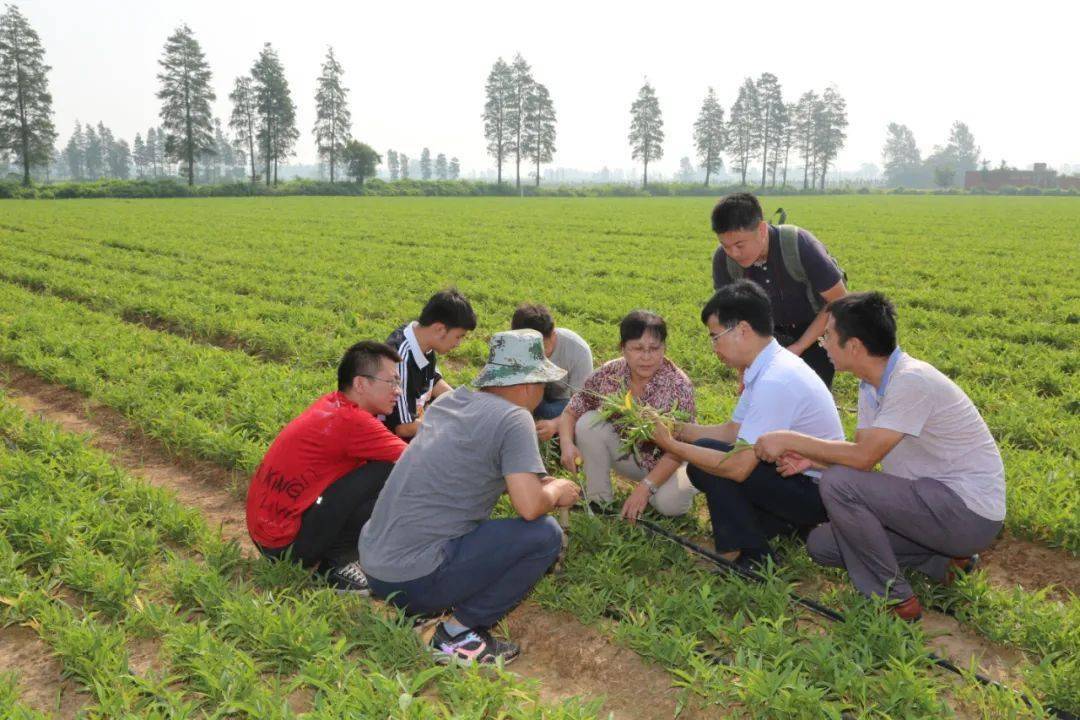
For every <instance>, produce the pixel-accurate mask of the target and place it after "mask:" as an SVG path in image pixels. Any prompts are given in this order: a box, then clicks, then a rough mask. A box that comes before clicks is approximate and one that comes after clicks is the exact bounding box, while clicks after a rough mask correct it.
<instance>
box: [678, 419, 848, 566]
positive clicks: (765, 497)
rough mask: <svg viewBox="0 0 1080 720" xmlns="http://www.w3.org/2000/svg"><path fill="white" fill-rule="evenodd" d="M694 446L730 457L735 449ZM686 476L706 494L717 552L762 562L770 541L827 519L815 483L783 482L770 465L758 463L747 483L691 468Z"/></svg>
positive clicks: (708, 443) (798, 478)
mask: <svg viewBox="0 0 1080 720" xmlns="http://www.w3.org/2000/svg"><path fill="white" fill-rule="evenodd" d="M694 444H695V445H698V446H700V447H707V448H711V449H713V450H723V451H725V452H726V451H728V450H730V449H731V446H730V445H728V444H727V443H723V442H719V441H717V440H699V441H697V442H696V443H694ZM746 452H751V451H749V450H747V451H746ZM687 475H688V476H689V477H690V482H691V483H692V484H693V485H694V487H696V488H697V489H698V490H700V491H701V492H703V493H705V499H706V502H707V503H708V505H709V520H710V521H711V522H712V529H713V542H714V543H715V547H716V550H717V552H729V551H733V550H742V551H743V552H744V553H745V554H746V555H747V557H751V558H757V557H761V556H763V555H765V554H766V553H769V552H771V550H772V548H771V547H770V545H769V540H770V539H771V538H774V537H776V536H778V535H790V534H795V533H800V534H803V533H805V532H806V531H808V530H809V529H810V528H813V527H814V526H816V525H818V524H819V523H822V522H825V520H826V519H827V518H826V514H825V506H824V505H823V504H822V503H821V495H820V493H819V492H818V486H817V483H815V482H814V480H813V478H810V477H807V476H805V475H793V476H791V477H781V475H780V474H779V473H778V472H776V466H775V465H773V464H771V463H763V462H759V463H758V465H757V467H756V468H754V470H753V472H751V473H750V476H749V477H747V478H746V480H744V481H743V482H736V481H735V480H728V479H727V478H722V477H717V476H716V475H710V474H709V473H707V472H705V471H704V470H702V469H701V468H698V467H695V466H694V465H690V466H688V467H687Z"/></svg>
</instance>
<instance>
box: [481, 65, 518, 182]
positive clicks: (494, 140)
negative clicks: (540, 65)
mask: <svg viewBox="0 0 1080 720" xmlns="http://www.w3.org/2000/svg"><path fill="white" fill-rule="evenodd" d="M513 93H514V73H513V70H512V69H511V68H510V66H509V65H507V64H506V62H505V61H504V60H503V59H502V58H499V59H498V60H496V61H495V64H494V65H492V67H491V72H490V73H488V78H487V83H486V84H485V85H484V94H485V97H486V100H485V102H484V115H483V118H484V139H485V140H487V150H488V153H489V154H490V155H491V156H492V157H493V158H495V167H496V172H497V181H498V182H499V183H500V184H501V183H502V169H503V163H505V162H506V156H507V155H509V154H510V152H511V151H512V150H513V144H512V142H511V121H512V120H513V110H512V105H513V99H514V98H513Z"/></svg>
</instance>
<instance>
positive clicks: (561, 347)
mask: <svg viewBox="0 0 1080 720" xmlns="http://www.w3.org/2000/svg"><path fill="white" fill-rule="evenodd" d="M510 327H511V329H513V330H521V329H524V328H531V329H533V330H536V331H537V332H538V333H540V334H541V335H543V336H544V354H545V355H547V358H548V360H550V361H551V362H553V363H554V364H555V365H556V366H557V367H560V368H562V369H563V370H565V371H566V377H565V378H563V379H562V380H559V381H557V382H551V383H548V384H547V386H546V387H545V388H544V400H543V402H541V403H540V404H539V405H538V406H537V407H536V410H534V411H533V417H535V418H536V420H537V422H536V434H537V436H539V438H540V440H541V441H546V440H550V439H551V437H552V436H553V435H555V434H556V433H557V432H558V423H556V422H555V418H557V417H559V416H560V415H562V411H563V410H565V409H566V405H567V403H569V402H570V397H571V396H572V395H573V394H574V393H575V392H577V391H578V390H579V389H581V386H582V385H584V384H585V378H587V377H589V375H591V374H592V371H593V357H592V350H591V349H590V348H589V344H588V343H587V342H585V340H584V339H583V338H582V337H581V336H580V335H578V334H577V333H576V332H574V331H573V330H567V329H566V328H562V327H555V319H554V318H553V317H552V316H551V311H550V310H548V308H547V307H546V306H544V305H534V304H532V303H522V304H521V305H518V306H517V309H516V310H514V316H513V318H511V320H510Z"/></svg>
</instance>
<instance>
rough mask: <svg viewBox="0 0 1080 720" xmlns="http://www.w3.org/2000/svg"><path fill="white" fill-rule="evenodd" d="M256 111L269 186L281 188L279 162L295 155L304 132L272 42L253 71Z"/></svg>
mask: <svg viewBox="0 0 1080 720" xmlns="http://www.w3.org/2000/svg"><path fill="white" fill-rule="evenodd" d="M251 79H252V81H253V89H254V92H255V112H256V114H257V116H258V119H259V128H258V131H257V136H258V140H259V153H260V154H261V155H262V158H263V162H264V163H265V166H266V184H267V185H269V184H270V183H271V178H272V179H273V184H274V185H277V168H278V162H279V161H280V160H284V159H285V158H287V157H289V155H291V154H292V151H293V146H294V145H295V144H296V140H297V138H299V137H300V133H299V132H298V131H297V129H296V106H295V105H294V104H293V101H292V94H291V93H290V92H289V82H288V81H287V80H286V79H285V68H283V67H282V65H281V60H279V59H278V55H277V52H276V51H275V50H274V48H273V47H271V45H270V43H266V44H265V45H263V49H262V52H260V53H259V59H258V60H256V61H255V65H254V66H253V67H252V68H251Z"/></svg>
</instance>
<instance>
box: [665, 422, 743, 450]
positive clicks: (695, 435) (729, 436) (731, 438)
mask: <svg viewBox="0 0 1080 720" xmlns="http://www.w3.org/2000/svg"><path fill="white" fill-rule="evenodd" d="M736 434H737V432H736V430H735V428H734V426H733V425H732V423H724V424H722V425H695V424H693V423H684V424H682V425H680V426H679V440H682V441H683V442H687V443H694V442H697V441H698V440H719V441H720V442H726V443H727V444H728V445H731V444H734V442H735V436H736Z"/></svg>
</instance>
